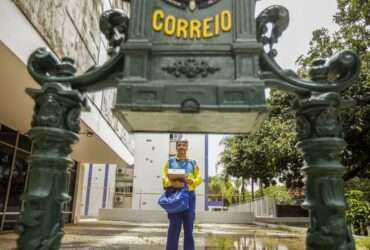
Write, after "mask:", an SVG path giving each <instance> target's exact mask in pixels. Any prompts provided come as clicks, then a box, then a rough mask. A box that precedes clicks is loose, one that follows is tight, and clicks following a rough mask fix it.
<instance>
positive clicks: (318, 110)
mask: <svg viewBox="0 0 370 250" xmlns="http://www.w3.org/2000/svg"><path fill="white" fill-rule="evenodd" d="M268 23H271V24H272V33H271V35H270V36H266V35H264V34H266V32H267V27H266V25H267V24H268ZM288 23H289V15H288V10H287V9H285V8H284V7H281V6H272V7H270V8H268V9H266V10H264V11H263V12H262V13H261V14H260V16H259V17H258V18H257V27H258V30H259V34H258V37H259V40H260V41H261V42H263V43H264V44H266V45H269V47H270V51H269V52H268V53H263V54H262V55H261V69H262V71H263V73H262V78H264V79H265V81H266V83H267V85H271V86H273V87H277V88H282V89H284V90H286V91H290V92H292V93H294V94H296V100H295V103H294V105H293V108H294V109H295V110H296V116H297V130H298V131H297V132H298V137H299V143H298V144H297V147H298V148H299V149H300V150H302V152H303V154H304V160H305V162H304V167H303V169H302V171H303V173H304V174H305V176H306V199H305V202H304V203H303V207H304V208H306V209H308V210H309V214H310V227H309V230H308V232H307V240H306V246H307V249H310V250H324V249H336V250H339V249H355V244H354V241H353V237H352V233H351V230H350V228H349V227H348V225H347V223H346V220H345V210H346V202H345V198H344V182H343V174H344V170H345V169H344V167H343V166H342V165H341V164H340V162H339V154H340V153H341V151H342V150H343V148H344V147H345V141H344V140H343V133H342V128H341V121H340V117H339V109H340V107H341V106H342V104H343V103H345V101H344V100H343V99H342V98H341V96H340V92H341V91H342V90H344V89H345V88H347V87H348V86H349V85H350V84H352V83H353V82H354V81H355V80H356V79H357V77H358V74H359V70H360V62H359V59H358V57H357V56H356V54H355V53H353V52H352V51H349V50H346V51H342V52H340V53H338V54H337V55H336V56H334V57H333V58H331V59H329V60H325V59H318V60H316V61H314V63H313V65H312V67H311V71H310V78H311V79H312V80H311V81H306V80H302V79H299V78H298V77H297V76H296V75H295V74H294V73H292V72H290V71H284V70H282V69H281V68H280V67H279V66H278V64H277V63H276V62H275V61H274V59H273V58H274V57H275V56H276V51H275V50H274V49H273V44H274V43H276V42H277V39H278V38H279V36H280V35H281V33H282V32H283V31H284V29H286V27H287V26H288Z"/></svg>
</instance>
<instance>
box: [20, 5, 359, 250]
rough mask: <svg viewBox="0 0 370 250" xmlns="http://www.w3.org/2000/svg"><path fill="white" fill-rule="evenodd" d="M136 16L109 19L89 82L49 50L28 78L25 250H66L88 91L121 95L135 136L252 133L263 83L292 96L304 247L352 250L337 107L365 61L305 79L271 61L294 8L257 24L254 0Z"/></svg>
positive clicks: (321, 68) (134, 8)
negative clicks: (305, 218)
mask: <svg viewBox="0 0 370 250" xmlns="http://www.w3.org/2000/svg"><path fill="white" fill-rule="evenodd" d="M187 3H188V4H187ZM131 16H132V18H131V19H130V24H129V19H128V17H127V16H125V15H124V14H123V13H122V12H121V11H119V10H110V11H107V12H105V13H104V14H103V15H102V17H101V20H100V26H101V30H102V32H103V33H104V35H105V36H106V37H107V39H108V41H109V46H110V48H109V55H110V56H111V58H110V59H109V61H107V62H106V63H105V64H104V65H103V66H101V67H95V68H93V69H92V70H89V71H88V72H86V73H85V74H83V75H82V76H75V72H76V69H75V67H74V66H73V61H72V60H71V59H68V58H67V59H63V60H62V61H61V62H60V61H59V60H58V59H57V58H56V57H55V56H54V55H53V54H51V53H50V52H49V51H47V50H45V49H39V50H37V51H35V52H34V53H33V54H32V55H31V56H30V59H29V62H28V69H29V72H30V74H31V76H32V77H33V78H34V79H35V80H36V81H37V82H38V83H39V84H40V85H41V86H42V88H41V89H40V90H35V89H32V90H27V93H28V94H29V95H31V97H32V98H34V100H35V103H36V105H35V111H34V112H35V113H34V119H33V123H32V129H31V131H30V132H29V134H30V136H31V138H32V139H33V141H34V150H33V152H32V155H31V158H30V164H31V166H32V168H31V169H32V170H31V171H32V172H31V177H30V184H29V187H28V190H27V192H26V193H25V195H24V200H25V202H26V206H25V210H24V212H23V213H22V216H21V219H20V224H19V231H20V238H19V240H18V249H25V250H36V249H37V250H38V249H44V250H46V249H59V248H60V244H61V239H62V237H63V222H62V204H63V203H64V202H67V201H68V200H69V197H68V195H67V193H66V190H65V189H66V183H67V180H68V176H69V174H68V168H69V166H70V165H71V164H72V161H71V159H70V156H69V155H70V153H71V145H72V144H73V143H76V142H77V140H78V136H77V134H78V131H79V117H80V112H81V110H82V109H85V108H87V104H86V103H87V102H86V99H85V98H84V96H83V93H85V92H88V91H96V90H101V89H104V88H108V87H116V88H118V95H117V103H116V107H115V112H116V115H117V116H118V117H119V119H120V121H121V122H122V123H123V124H124V125H125V126H126V127H127V128H128V129H129V130H131V131H134V132H135V131H141V132H224V133H225V132H226V133H245V132H249V131H253V130H255V129H257V128H258V125H259V124H260V122H261V121H262V120H263V117H264V112H265V106H266V104H265V96H264V88H265V86H269V87H276V88H281V89H283V90H286V91H289V92H292V93H294V94H296V96H297V99H296V102H295V104H294V108H295V109H296V111H297V128H298V134H299V139H300V142H299V143H298V145H297V146H298V147H299V148H300V149H301V150H302V151H303V153H304V158H305V166H304V168H303V172H304V173H305V175H306V176H307V178H306V179H307V181H306V201H305V203H304V207H305V208H307V209H308V210H309V211H310V219H311V223H310V228H309V231H308V236H307V248H308V249H312V250H324V249H325V250H327V249H333V250H334V249H336V250H339V249H340V250H347V249H348V250H350V249H351V250H352V249H354V248H355V247H354V243H353V239H352V235H351V232H350V230H349V229H348V227H347V224H346V221H345V208H346V205H345V200H344V194H343V180H342V175H343V169H344V167H343V166H341V165H340V163H339V161H338V155H339V153H340V151H341V150H342V148H343V147H344V145H345V142H344V141H343V139H342V132H341V127H340V119H339V116H338V109H340V106H341V104H342V103H343V102H344V101H343V100H342V99H341V97H340V95H339V93H340V91H342V90H343V89H345V88H347V87H348V86H349V85H350V84H351V83H352V82H354V80H355V79H356V77H357V75H358V73H359V68H360V67H359V65H360V62H359V59H358V57H357V56H356V55H355V54H354V53H353V52H351V51H343V52H341V53H339V54H338V55H337V56H335V57H333V58H331V59H330V60H322V59H320V60H317V61H315V63H314V65H312V70H311V79H312V80H310V81H307V80H302V79H299V78H298V77H297V76H296V75H295V74H294V73H292V72H291V71H286V70H283V69H281V67H280V66H279V65H278V64H277V63H276V61H275V60H274V57H275V56H276V54H277V52H276V51H275V50H274V49H273V46H274V44H275V43H276V42H277V40H278V38H279V37H280V36H281V34H282V33H283V31H284V30H285V29H286V28H287V27H288V24H289V12H288V10H286V9H285V8H284V7H281V6H272V7H270V8H267V9H266V10H264V11H263V12H262V13H261V14H260V15H259V17H258V18H257V20H255V18H254V16H255V0H213V1H209V0H207V1H189V2H184V1H180V0H135V1H132V4H131ZM269 23H271V24H272V29H271V32H268V28H267V27H268V26H267V24H269ZM266 34H269V35H266ZM266 46H268V47H269V49H268V51H267V52H265V50H264V49H263V48H264V47H266ZM138 146H140V145H138Z"/></svg>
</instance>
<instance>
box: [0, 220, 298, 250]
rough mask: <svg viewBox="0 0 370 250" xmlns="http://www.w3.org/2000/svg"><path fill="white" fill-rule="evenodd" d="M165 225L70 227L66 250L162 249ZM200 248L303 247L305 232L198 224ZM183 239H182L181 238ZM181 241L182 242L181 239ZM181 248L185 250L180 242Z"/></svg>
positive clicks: (3, 246)
mask: <svg viewBox="0 0 370 250" xmlns="http://www.w3.org/2000/svg"><path fill="white" fill-rule="evenodd" d="M166 230H167V228H166V225H162V226H159V227H155V228H154V227H150V226H144V227H143V226H140V227H139V226H117V225H116V226H109V225H104V226H92V225H90V226H88V225H77V226H68V227H67V228H66V235H65V237H64V239H63V246H62V248H61V249H63V250H108V249H109V250H149V249H150V250H163V249H164V248H165V243H166ZM194 234H195V242H196V249H197V250H226V249H228V250H233V249H234V250H302V249H304V239H303V235H302V234H299V233H296V232H287V231H284V230H280V231H279V230H267V229H265V228H260V227H256V226H245V225H244V226H229V225H224V226H219V225H213V226H208V227H207V226H204V227H202V226H201V227H196V229H195V233H194ZM16 237H17V236H16V235H15V234H3V235H1V234H0V250H11V249H15V240H16ZM181 241H182V239H181ZM181 241H180V242H181ZM179 249H182V245H180V247H179Z"/></svg>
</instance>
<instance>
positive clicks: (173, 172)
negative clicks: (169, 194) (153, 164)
mask: <svg viewBox="0 0 370 250" xmlns="http://www.w3.org/2000/svg"><path fill="white" fill-rule="evenodd" d="M167 176H168V178H169V179H170V180H181V179H184V178H185V177H186V171H185V169H168V172H167Z"/></svg>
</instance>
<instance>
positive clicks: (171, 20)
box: [164, 16, 176, 36]
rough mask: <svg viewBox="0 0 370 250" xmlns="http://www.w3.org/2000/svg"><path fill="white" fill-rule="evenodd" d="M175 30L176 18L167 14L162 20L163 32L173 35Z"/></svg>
mask: <svg viewBox="0 0 370 250" xmlns="http://www.w3.org/2000/svg"><path fill="white" fill-rule="evenodd" d="M175 31H176V18H175V17H174V16H168V17H167V18H166V19H165V21H164V33H165V34H166V35H167V36H173V35H174V34H175Z"/></svg>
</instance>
